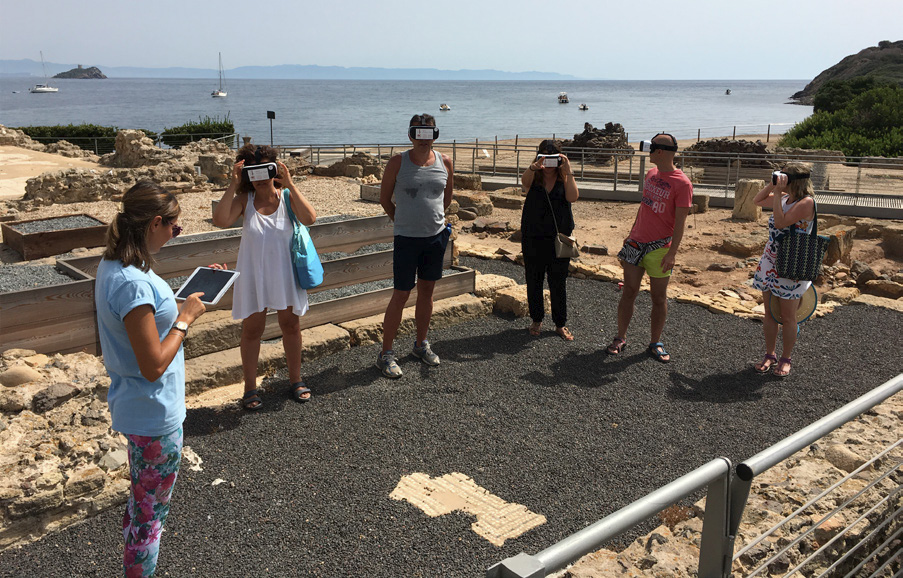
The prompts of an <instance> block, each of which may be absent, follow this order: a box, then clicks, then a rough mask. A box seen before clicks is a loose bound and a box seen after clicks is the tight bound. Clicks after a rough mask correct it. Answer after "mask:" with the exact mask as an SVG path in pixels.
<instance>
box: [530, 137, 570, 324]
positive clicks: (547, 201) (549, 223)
mask: <svg viewBox="0 0 903 578" xmlns="http://www.w3.org/2000/svg"><path fill="white" fill-rule="evenodd" d="M538 153H539V154H538V155H537V157H536V159H535V160H534V161H533V163H532V164H531V165H530V166H529V167H527V170H525V171H524V174H523V176H522V177H521V182H522V184H523V187H524V190H525V191H527V198H526V200H525V201H524V210H523V213H521V219H520V229H521V247H522V249H523V253H524V271H525V273H526V276H527V302H528V303H529V305H530V317H531V318H532V319H533V323H532V324H531V325H530V335H534V336H536V335H539V331H540V329H541V328H542V319H543V317H544V313H545V311H544V307H543V296H542V293H543V281H544V279H545V277H546V275H548V278H549V293H550V294H551V298H552V321H554V322H555V333H557V334H558V335H559V336H560V337H561V338H562V339H564V340H565V341H573V340H574V336H573V334H571V332H570V331H569V330H568V328H567V326H566V324H567V289H566V287H565V282H566V281H567V277H568V267H569V266H570V264H571V260H570V259H558V258H557V257H556V256H555V244H554V240H555V236H556V235H557V233H559V232H560V233H564V234H565V235H570V234H571V233H573V231H574V215H573V213H572V212H571V203H573V202H575V201H576V200H577V198H578V197H579V196H580V192H579V191H578V190H577V183H576V181H575V180H574V173H573V172H572V171H571V163H570V162H569V161H568V158H567V157H566V156H564V155H563V154H561V149H560V148H559V146H558V144H557V143H556V142H555V141H553V140H544V141H542V142H541V143H539V149H538ZM556 164H557V166H549V165H556ZM553 213H554V215H553ZM556 223H557V225H558V228H557V230H556V227H555V225H556Z"/></svg>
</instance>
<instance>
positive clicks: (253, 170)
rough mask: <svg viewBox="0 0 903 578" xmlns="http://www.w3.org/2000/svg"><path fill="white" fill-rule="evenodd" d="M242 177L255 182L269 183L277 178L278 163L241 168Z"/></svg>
mask: <svg viewBox="0 0 903 578" xmlns="http://www.w3.org/2000/svg"><path fill="white" fill-rule="evenodd" d="M241 172H242V177H243V178H245V179H247V180H249V181H251V182H254V181H267V180H269V179H275V178H276V163H263V164H260V165H251V166H249V167H242V168H241Z"/></svg>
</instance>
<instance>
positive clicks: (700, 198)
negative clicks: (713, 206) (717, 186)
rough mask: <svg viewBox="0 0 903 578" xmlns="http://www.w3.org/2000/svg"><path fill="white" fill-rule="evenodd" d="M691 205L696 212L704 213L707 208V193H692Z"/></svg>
mask: <svg viewBox="0 0 903 578" xmlns="http://www.w3.org/2000/svg"><path fill="white" fill-rule="evenodd" d="M693 206H694V207H695V208H696V212H697V213H705V212H706V211H708V210H709V195H693Z"/></svg>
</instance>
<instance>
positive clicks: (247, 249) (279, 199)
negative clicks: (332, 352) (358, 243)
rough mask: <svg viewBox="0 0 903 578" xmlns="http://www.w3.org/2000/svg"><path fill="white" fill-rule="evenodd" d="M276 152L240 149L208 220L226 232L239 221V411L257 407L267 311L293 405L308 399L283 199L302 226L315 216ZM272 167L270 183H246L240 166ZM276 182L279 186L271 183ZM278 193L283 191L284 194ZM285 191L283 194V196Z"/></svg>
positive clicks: (303, 295)
mask: <svg viewBox="0 0 903 578" xmlns="http://www.w3.org/2000/svg"><path fill="white" fill-rule="evenodd" d="M277 157H278V151H277V150H276V149H274V148H272V147H268V146H254V145H245V146H244V147H242V148H241V149H240V150H239V151H238V154H237V156H236V161H237V162H236V163H235V166H234V167H233V169H232V180H231V182H230V183H229V188H227V189H226V192H225V193H224V194H223V197H222V199H220V203H219V205H217V207H216V211H215V212H214V214H213V224H214V225H216V226H218V227H228V226H229V225H230V224H232V223H234V222H235V220H236V219H238V217H239V216H241V215H244V224H243V226H242V232H241V245H240V246H239V249H238V264H237V265H236V267H235V268H236V269H237V270H238V271H239V272H240V273H241V275H239V276H238V278H237V279H236V281H235V288H234V291H235V293H234V297H233V299H232V317H233V318H234V319H241V320H242V323H241V365H242V370H243V373H244V385H245V393H244V395H243V396H242V402H241V403H242V407H244V408H245V409H247V410H257V409H260V408H261V406H262V403H263V402H262V400H261V398H260V393H261V392H260V390H258V389H257V362H258V359H259V357H260V339H261V337H262V336H263V331H264V327H265V325H266V313H267V309H273V310H275V311H276V316H277V319H278V321H279V328H280V329H281V330H282V345H283V347H284V348H285V359H286V362H287V365H288V375H289V382H290V383H291V393H292V396H293V397H294V398H295V399H296V400H297V401H299V402H306V401H308V400H309V399H310V395H311V393H310V389H308V388H307V386H306V385H305V384H304V382H303V381H302V380H301V324H300V322H299V319H298V317H299V316H301V315H304V314H305V313H306V312H307V307H308V305H307V291H305V290H304V289H302V288H301V287H300V286H299V285H298V282H297V281H296V279H295V273H294V269H293V267H292V261H291V255H290V253H289V247H290V244H291V239H292V233H293V230H294V228H293V225H292V221H291V218H290V217H289V215H288V211H287V210H286V207H285V199H286V197H288V198H289V199H290V203H291V209H292V212H293V213H294V214H295V217H296V218H297V219H298V220H299V221H300V222H301V223H303V224H304V225H307V226H310V225H312V224H313V223H314V222H315V221H316V220H317V211H316V210H314V208H313V206H312V205H311V204H310V202H309V201H308V200H307V199H306V198H305V197H304V195H302V194H301V192H300V191H298V189H297V187H295V184H294V183H293V182H292V179H291V176H290V174H289V172H288V168H287V167H286V166H285V165H284V164H282V163H281V162H278V161H277V160H276V159H277ZM263 163H275V164H276V166H277V177H276V179H273V178H268V179H264V180H254V181H252V180H250V179H249V178H248V175H247V171H242V168H243V167H245V166H249V167H250V166H252V165H259V164H263ZM277 179H278V181H279V185H280V186H277V185H276V184H274V182H275V181H276V180H277ZM282 187H285V188H284V189H283V188H282ZM286 191H287V194H286Z"/></svg>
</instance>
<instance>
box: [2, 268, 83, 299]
mask: <svg viewBox="0 0 903 578" xmlns="http://www.w3.org/2000/svg"><path fill="white" fill-rule="evenodd" d="M73 281H75V279H73V278H72V277H70V276H69V275H66V274H65V273H63V272H61V271H60V270H59V269H57V268H56V266H55V265H3V264H2V263H0V293H11V292H13V291H24V290H25V289H34V288H35V287H45V286H47V285H62V284H63V283H71V282H73Z"/></svg>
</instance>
